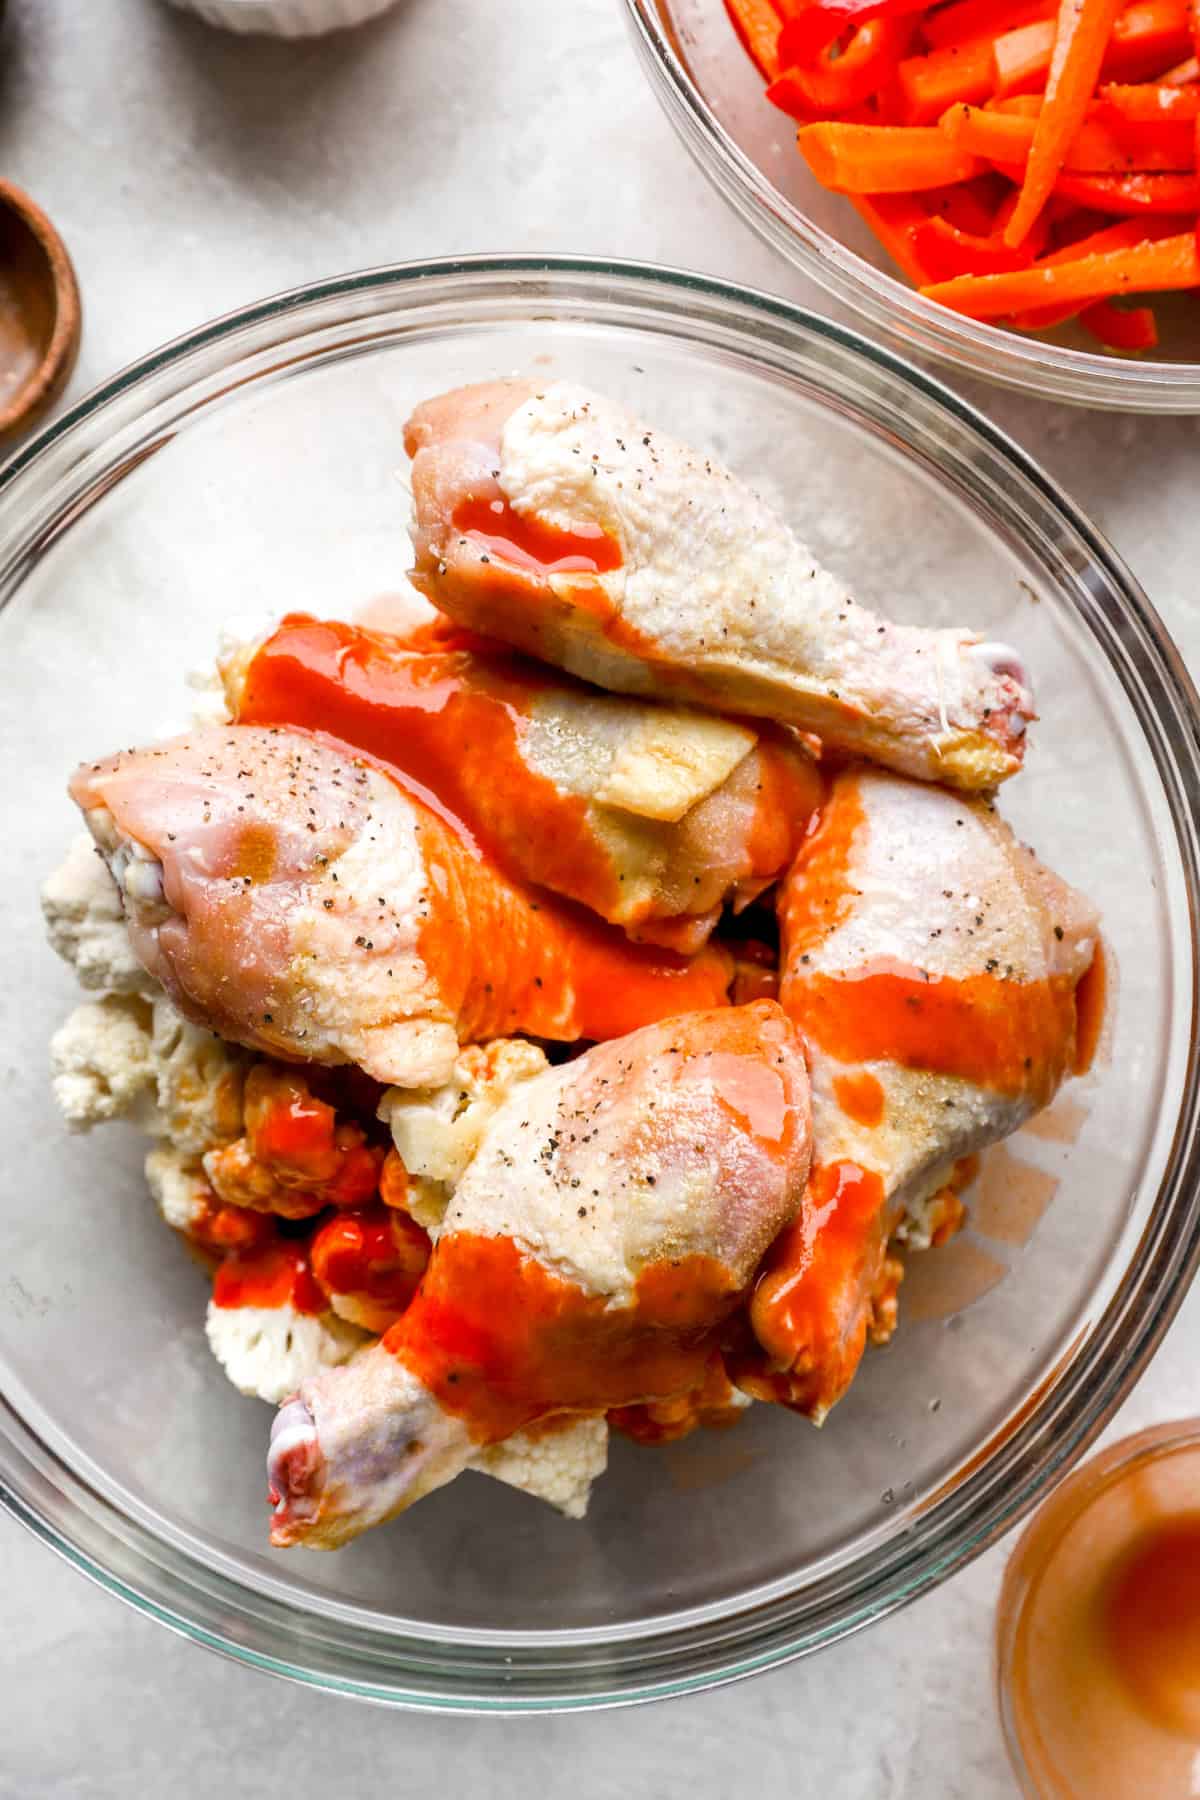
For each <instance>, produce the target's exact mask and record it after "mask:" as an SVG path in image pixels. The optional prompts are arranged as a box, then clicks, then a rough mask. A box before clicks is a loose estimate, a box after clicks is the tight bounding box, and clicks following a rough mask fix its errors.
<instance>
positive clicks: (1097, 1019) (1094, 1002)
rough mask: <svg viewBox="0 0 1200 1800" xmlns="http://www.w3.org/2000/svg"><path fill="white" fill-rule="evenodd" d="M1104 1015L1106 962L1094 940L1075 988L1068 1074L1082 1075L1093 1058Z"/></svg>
mask: <svg viewBox="0 0 1200 1800" xmlns="http://www.w3.org/2000/svg"><path fill="white" fill-rule="evenodd" d="M1107 1014H1108V961H1107V959H1106V957H1105V954H1104V945H1103V944H1102V943H1100V942H1099V940H1097V943H1096V949H1095V952H1094V954H1093V956H1092V960H1091V962H1090V964H1089V965H1088V967H1087V968H1086V969H1085V970H1084V972H1083V974H1082V975H1081V976H1080V978H1079V981H1078V983H1077V985H1076V988H1075V1061H1074V1065H1073V1068H1072V1073H1073V1074H1075V1075H1086V1074H1087V1072H1088V1070H1089V1069H1090V1068H1091V1066H1092V1063H1093V1062H1094V1061H1095V1057H1096V1051H1097V1050H1098V1049H1099V1047H1100V1037H1101V1034H1102V1032H1103V1030H1104V1021H1105V1018H1106V1017H1107Z"/></svg>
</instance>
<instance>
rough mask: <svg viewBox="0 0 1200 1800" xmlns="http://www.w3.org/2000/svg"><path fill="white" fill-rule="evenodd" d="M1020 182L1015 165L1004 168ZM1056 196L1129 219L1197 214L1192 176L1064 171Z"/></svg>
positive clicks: (1199, 191) (1197, 191)
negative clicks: (1141, 215) (1150, 214)
mask: <svg viewBox="0 0 1200 1800" xmlns="http://www.w3.org/2000/svg"><path fill="white" fill-rule="evenodd" d="M1002 172H1003V173H1004V174H1011V176H1012V179H1013V180H1014V181H1018V182H1019V181H1020V179H1021V169H1020V167H1019V165H1018V166H1017V167H1016V168H1013V169H1005V170H1003V171H1002ZM1054 191H1055V193H1056V194H1061V195H1063V197H1064V198H1065V199H1067V200H1074V201H1075V202H1076V203H1077V204H1078V205H1079V206H1090V207H1093V208H1094V209H1095V211H1096V212H1103V213H1115V214H1116V215H1117V216H1118V217H1119V218H1133V217H1135V216H1138V215H1140V214H1142V213H1155V214H1158V213H1171V214H1176V215H1177V214H1181V213H1192V214H1196V213H1200V178H1197V176H1196V175H1195V174H1192V175H1075V174H1072V173H1070V172H1069V171H1067V170H1064V171H1063V173H1062V174H1061V175H1060V176H1059V178H1058V180H1057V181H1056V182H1055V184H1054Z"/></svg>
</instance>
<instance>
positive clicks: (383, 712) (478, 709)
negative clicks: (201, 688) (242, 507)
mask: <svg viewBox="0 0 1200 1800" xmlns="http://www.w3.org/2000/svg"><path fill="white" fill-rule="evenodd" d="M564 679H566V678H564ZM545 686H546V678H545V676H544V675H541V674H539V672H538V671H537V669H536V668H535V667H534V666H533V665H532V664H530V663H527V662H524V661H523V660H522V659H521V658H519V657H516V656H507V655H505V653H504V652H503V651H501V650H498V649H495V648H492V649H491V650H490V652H489V653H488V654H486V655H483V654H481V653H480V652H479V651H478V650H475V649H471V650H467V649H462V648H427V649H423V650H414V649H411V648H408V647H406V646H405V645H404V644H402V643H400V642H398V641H396V640H395V639H389V638H387V637H383V636H381V635H379V634H378V633H375V632H370V631H363V630H361V629H359V628H358V627H355V626H351V625H342V624H336V623H325V622H322V621H318V620H316V619H309V618H306V617H304V616H303V615H296V614H293V615H292V616H290V617H289V618H286V619H285V620H284V621H283V623H282V624H281V625H280V626H279V627H278V628H277V629H276V630H275V631H274V632H273V633H272V634H271V636H270V637H269V638H268V639H267V640H266V641H265V642H264V643H263V644H261V645H260V646H259V648H258V649H257V650H256V651H255V653H254V656H253V658H252V660H251V662H250V664H249V666H248V667H247V669H246V671H245V674H244V676H243V679H242V684H241V693H240V697H239V699H238V703H237V717H238V722H239V723H240V724H256V725H279V724H286V725H291V726H298V727H300V728H302V729H305V730H309V731H323V732H328V733H329V734H330V735H331V736H334V737H337V738H341V739H342V740H343V741H344V742H346V743H347V744H352V745H353V746H354V747H355V749H357V750H363V751H366V752H367V753H368V754H369V755H371V756H375V757H378V758H379V759H380V761H381V762H383V763H385V764H386V765H387V767H388V770H389V771H390V772H394V773H396V774H398V775H399V776H400V777H401V779H404V778H406V777H407V778H408V779H409V780H410V781H411V782H414V783H416V785H417V791H418V794H419V796H424V795H426V794H428V795H434V796H436V798H437V800H438V802H439V803H440V804H441V806H442V807H443V808H444V809H445V811H446V812H447V813H448V814H449V815H450V817H451V818H452V819H453V820H454V821H456V822H457V823H458V824H460V825H462V826H464V827H465V829H466V832H467V834H468V835H469V836H470V837H471V838H473V839H474V840H475V841H476V842H478V843H479V844H480V845H481V846H482V848H483V849H485V850H486V851H487V852H488V854H489V855H491V856H493V857H494V858H495V859H496V861H497V862H499V863H500V865H501V866H502V867H503V868H505V869H507V871H508V872H509V874H510V875H514V876H517V877H518V878H521V877H523V878H524V879H526V880H529V881H535V882H539V883H541V884H542V885H544V886H546V887H550V888H554V889H555V890H556V891H558V892H560V893H566V894H569V895H571V896H572V897H573V898H575V899H577V900H580V901H583V902H584V903H585V904H586V905H589V906H591V907H593V908H594V909H595V910H596V911H597V912H600V913H609V912H611V911H612V910H613V909H614V908H615V907H616V906H617V905H618V904H619V901H620V882H619V871H618V870H617V869H616V868H614V866H613V860H612V857H611V855H610V854H609V852H608V851H607V850H605V848H604V847H603V845H602V843H601V841H600V839H599V838H598V837H597V835H596V833H595V831H594V830H593V828H592V825H591V821H590V817H589V808H588V805H587V802H586V801H585V800H584V799H582V798H581V797H580V796H579V795H577V794H570V793H567V792H566V791H565V790H564V789H562V788H560V787H559V786H558V785H557V784H556V783H555V782H553V781H549V780H547V778H546V777H545V776H543V775H539V774H538V773H537V771H536V770H535V769H534V768H533V767H532V766H531V765H530V763H528V762H527V761H526V759H525V757H524V755H523V754H522V749H521V740H522V733H523V731H524V728H525V725H526V722H527V721H528V719H529V716H530V712H531V708H532V706H533V703H534V702H535V701H536V699H537V697H538V695H539V693H541V691H542V690H543V689H544V687H545Z"/></svg>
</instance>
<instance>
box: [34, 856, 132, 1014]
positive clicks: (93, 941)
mask: <svg viewBox="0 0 1200 1800" xmlns="http://www.w3.org/2000/svg"><path fill="white" fill-rule="evenodd" d="M42 913H43V915H44V917H45V920H46V933H47V935H48V937H49V939H50V943H51V945H52V946H53V948H54V949H55V950H57V952H58V954H59V955H60V956H61V957H62V959H63V961H64V962H68V963H70V965H71V967H72V968H73V969H74V970H75V973H76V975H77V976H78V977H79V981H80V985H81V986H82V987H85V988H88V989H90V990H91V991H93V992H98V993H103V994H134V993H146V994H149V993H152V992H153V991H154V990H155V986H156V984H155V983H154V982H153V981H152V980H151V978H150V976H149V975H147V973H146V971H145V970H144V969H143V967H142V965H141V963H140V962H139V961H138V959H137V957H136V956H135V955H134V954H133V950H132V948H131V947H130V943H129V933H128V932H127V931H126V929H125V915H124V913H123V912H122V911H121V896H120V894H119V893H118V891H117V885H116V883H115V882H114V880H113V878H112V876H111V875H110V874H109V872H108V870H107V869H106V868H105V866H104V863H103V862H102V861H101V859H100V857H99V855H98V854H97V852H96V847H95V845H94V844H93V842H92V839H91V836H90V835H89V833H88V832H86V831H84V832H81V833H80V834H79V836H78V837H76V838H74V839H73V840H72V842H71V847H70V849H69V850H68V851H67V855H66V858H65V860H64V861H63V862H62V864H61V865H60V866H59V868H57V869H56V870H55V871H54V874H53V875H51V876H50V878H49V879H48V881H47V882H46V883H45V885H44V886H43V888H42Z"/></svg>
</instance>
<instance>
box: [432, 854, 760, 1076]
mask: <svg viewBox="0 0 1200 1800" xmlns="http://www.w3.org/2000/svg"><path fill="white" fill-rule="evenodd" d="M435 825H436V821H434V820H432V819H430V820H429V821H428V827H429V828H428V829H427V830H425V832H424V833H423V848H424V855H425V867H426V874H427V878H428V889H429V897H430V906H429V911H428V916H427V917H426V918H425V920H424V921H423V922H422V926H421V934H420V950H421V956H422V959H423V961H424V962H425V965H426V967H427V968H428V969H429V970H430V973H431V975H432V976H433V979H434V981H435V983H436V985H437V988H438V991H439V993H440V994H441V995H442V996H443V998H444V999H445V1001H446V1003H447V1005H448V1006H449V1007H450V1009H451V1011H452V1012H453V1013H454V1015H455V1016H456V1017H457V1020H458V1034H459V1038H460V1040H461V1041H462V1042H464V1043H467V1042H485V1041H486V1040H487V1039H489V1038H494V1037H505V1036H508V1035H510V1034H511V1033H512V1032H515V1031H523V1032H527V1033H529V1034H530V1035H531V1036H533V1037H542V1038H552V1039H555V1040H558V1041H565V1042H572V1041H574V1040H575V1039H577V1038H589V1039H597V1038H611V1037H623V1036H624V1034H625V1033H626V1032H628V1031H636V1030H637V1029H638V1028H639V1027H640V1026H642V1025H650V1024H653V1023H654V1022H655V1021H656V1020H658V1019H668V1018H673V1017H674V1016H675V1015H676V1014H677V1013H685V1012H704V1011H707V1010H709V1009H710V1008H712V1007H715V1006H723V1005H725V1004H727V1002H728V989H729V983H730V980H731V977H732V973H733V970H732V962H731V959H730V957H729V955H728V953H727V952H726V951H724V950H722V949H720V948H719V947H717V946H716V945H713V944H709V945H706V946H705V948H704V949H703V950H702V951H700V952H699V954H698V955H696V956H693V957H691V958H685V957H681V956H676V955H673V954H672V953H671V952H670V951H667V950H660V949H657V948H656V947H654V946H652V945H648V944H632V943H630V942H629V940H628V939H627V938H626V937H625V935H624V933H623V932H620V931H618V930H617V929H615V928H614V927H613V926H611V925H606V924H605V923H604V921H603V920H602V919H597V918H595V917H594V916H593V915H591V914H589V913H587V912H585V911H584V909H583V908H582V907H575V906H572V905H571V904H570V903H569V902H568V901H560V900H556V899H554V898H552V897H551V896H545V895H539V896H538V897H537V898H534V896H533V894H532V893H527V892H525V891H523V890H522V889H520V888H518V887H516V886H515V885H513V884H510V883H509V882H507V881H505V880H504V879H503V878H502V877H501V876H499V875H498V873H497V871H496V870H495V869H494V868H492V867H490V866H489V865H488V864H486V863H481V862H479V861H477V860H476V859H474V858H473V857H471V856H470V855H469V854H467V853H466V852H464V850H463V848H462V846H461V844H460V843H459V842H458V841H457V840H456V839H454V838H452V837H450V835H449V833H447V832H444V831H438V830H436V829H435Z"/></svg>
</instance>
